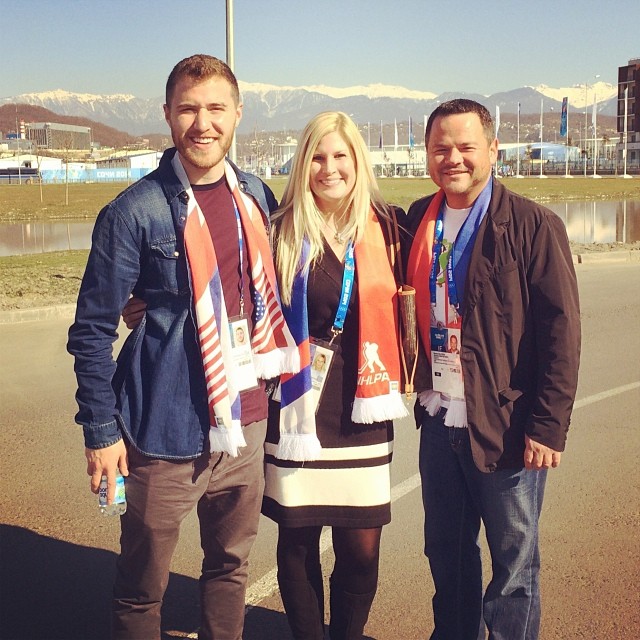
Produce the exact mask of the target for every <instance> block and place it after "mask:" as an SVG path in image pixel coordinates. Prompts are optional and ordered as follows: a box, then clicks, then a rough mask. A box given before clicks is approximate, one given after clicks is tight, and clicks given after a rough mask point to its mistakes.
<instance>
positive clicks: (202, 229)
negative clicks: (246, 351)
mask: <svg viewBox="0 0 640 640" xmlns="http://www.w3.org/2000/svg"><path fill="white" fill-rule="evenodd" d="M172 166H173V169H174V171H175V172H176V175H177V176H178V178H179V180H180V182H181V183H182V186H183V187H184V189H185V191H186V193H187V195H188V204H187V222H186V224H185V230H184V242H185V248H186V253H187V263H188V266H189V276H190V280H191V290H192V295H193V307H194V309H195V315H196V324H197V327H198V340H199V343H200V351H201V353H202V364H203V367H204V375H205V380H206V384H207V396H208V398H207V400H208V405H209V424H210V430H209V445H210V447H209V448H210V451H211V453H213V452H216V451H218V452H220V451H223V452H225V453H228V454H229V455H231V456H234V457H235V456H237V455H238V448H239V447H243V446H246V442H245V439H244V435H243V432H242V425H241V406H240V393H239V391H238V389H237V384H235V382H234V376H233V375H231V373H232V372H233V370H234V369H233V368H234V363H233V358H232V345H231V335H230V332H229V321H228V317H227V308H226V306H225V302H224V294H223V291H222V281H221V279H220V271H219V269H218V263H217V260H216V253H215V250H214V247H213V241H212V240H211V233H210V231H209V228H208V226H207V222H206V220H205V217H204V215H203V213H202V211H201V209H200V207H199V206H198V203H197V201H196V198H195V196H194V194H193V190H192V189H191V185H190V184H189V179H188V178H187V174H186V172H185V170H184V167H183V166H182V163H181V161H180V156H179V154H178V153H176V154H175V155H174V157H173V160H172ZM225 177H226V180H227V184H228V186H229V189H230V191H231V194H232V197H233V201H234V203H235V206H236V208H237V211H238V214H239V216H240V221H241V225H242V231H243V237H244V239H245V241H246V243H247V253H248V256H249V265H250V269H251V295H252V297H253V303H254V317H253V330H252V333H251V351H252V355H253V363H254V367H255V370H256V374H257V376H258V377H259V378H263V379H269V378H274V377H276V376H278V375H280V374H281V373H285V372H295V371H298V370H299V369H300V357H299V355H298V349H297V347H296V344H295V341H294V339H293V338H292V336H291V333H290V332H289V329H288V327H287V325H286V323H285V321H284V316H283V315H282V309H281V308H280V300H279V296H278V293H277V285H276V276H275V268H274V265H273V259H272V256H271V249H270V246H269V239H268V233H267V218H266V216H265V215H264V213H263V212H262V211H261V210H260V208H259V207H258V206H257V204H256V203H255V201H254V200H253V199H252V198H251V197H250V196H248V195H247V194H245V193H243V192H242V191H240V189H239V187H238V178H237V176H236V173H235V171H234V170H233V168H232V167H231V165H230V164H229V163H228V162H226V161H225Z"/></svg>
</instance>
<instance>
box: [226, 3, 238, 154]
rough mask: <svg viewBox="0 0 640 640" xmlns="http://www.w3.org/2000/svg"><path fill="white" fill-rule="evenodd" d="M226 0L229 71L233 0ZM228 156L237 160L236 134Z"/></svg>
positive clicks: (231, 50) (231, 66) (231, 53)
mask: <svg viewBox="0 0 640 640" xmlns="http://www.w3.org/2000/svg"><path fill="white" fill-rule="evenodd" d="M226 2H227V65H228V67H229V69H231V71H233V70H234V69H233V67H234V66H235V65H234V59H233V0H226ZM229 158H230V160H231V162H233V163H234V164H235V163H236V161H237V152H236V134H235V133H234V134H233V140H232V141H231V148H230V149H229Z"/></svg>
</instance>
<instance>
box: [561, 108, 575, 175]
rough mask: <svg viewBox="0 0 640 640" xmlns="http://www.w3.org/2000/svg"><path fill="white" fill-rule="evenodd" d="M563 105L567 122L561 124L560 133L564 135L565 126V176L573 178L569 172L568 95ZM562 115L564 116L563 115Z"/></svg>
mask: <svg viewBox="0 0 640 640" xmlns="http://www.w3.org/2000/svg"><path fill="white" fill-rule="evenodd" d="M562 107H563V111H564V118H565V124H564V125H563V124H562V123H561V124H560V129H561V131H560V135H562V128H564V135H565V151H564V177H565V178H573V176H572V175H571V174H570V173H569V98H568V97H566V98H564V99H563V101H562ZM561 117H562V116H561Z"/></svg>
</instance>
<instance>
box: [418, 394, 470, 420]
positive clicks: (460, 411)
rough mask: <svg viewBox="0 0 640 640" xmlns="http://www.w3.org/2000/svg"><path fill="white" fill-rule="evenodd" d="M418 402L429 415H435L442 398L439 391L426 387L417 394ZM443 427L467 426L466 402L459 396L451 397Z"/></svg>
mask: <svg viewBox="0 0 640 640" xmlns="http://www.w3.org/2000/svg"><path fill="white" fill-rule="evenodd" d="M418 402H419V403H420V406H422V407H424V408H425V409H426V410H427V413H428V414H429V415H430V416H435V415H436V413H438V411H440V408H441V407H442V398H441V395H440V392H439V391H434V390H433V389H427V390H426V391H421V392H420V393H419V394H418ZM444 426H445V427H456V428H464V427H468V426H469V424H468V422H467V403H466V402H465V401H464V400H462V399H461V398H451V400H449V406H448V407H447V413H445V416H444Z"/></svg>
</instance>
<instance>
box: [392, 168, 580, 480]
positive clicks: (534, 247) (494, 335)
mask: <svg viewBox="0 0 640 640" xmlns="http://www.w3.org/2000/svg"><path fill="white" fill-rule="evenodd" d="M431 197H432V196H428V197H426V198H422V199H420V200H418V201H416V202H414V203H413V204H412V205H411V207H410V209H409V213H408V223H407V224H408V230H409V235H410V236H411V237H413V235H414V234H415V232H416V230H417V229H418V226H419V224H420V221H421V220H422V217H423V216H424V213H425V211H426V208H427V205H428V203H429V200H430V199H431ZM404 255H405V256H407V255H408V250H405V251H404ZM424 277H425V278H428V277H429V274H424ZM461 358H462V369H463V373H464V386H465V398H466V402H467V417H468V422H469V433H470V436H471V448H472V452H473V458H474V461H475V463H476V465H477V466H478V468H479V469H480V470H481V471H494V470H496V469H500V468H512V467H513V468H518V467H522V466H523V465H524V462H523V453H524V435H525V433H526V434H527V435H528V436H530V437H531V438H532V439H533V440H535V441H537V442H540V443H542V444H544V445H547V446H548V447H551V448H552V449H554V450H556V451H563V450H564V447H565V442H566V437H567V430H568V429H569V422H570V417H571V410H572V408H573V402H574V398H575V393H576V387H577V383H578V364H579V360H580V309H579V303H578V287H577V283H576V275H575V270H574V268H573V260H572V257H571V251H570V249H569V242H568V239H567V233H566V230H565V227H564V224H563V222H562V221H561V220H560V218H559V217H558V216H556V215H555V214H554V213H553V212H552V211H550V210H548V209H546V208H545V207H542V206H540V205H538V204H536V203H534V202H532V201H531V200H527V199H526V198H523V197H521V196H518V195H516V194H514V193H512V192H511V191H509V190H508V189H506V188H504V187H503V186H502V184H500V183H499V182H498V181H495V180H494V184H493V194H492V197H491V203H490V205H489V210H488V212H487V215H486V216H485V218H484V220H483V221H482V223H481V225H480V228H479V229H478V235H477V237H476V240H475V244H474V247H473V250H472V254H471V260H470V263H469V271H468V273H467V278H466V284H465V289H464V300H463V305H462V349H461ZM423 364H424V367H425V369H426V368H428V363H427V362H426V360H425V361H424V362H423ZM424 373H426V375H423V376H422V378H423V379H425V380H428V381H430V379H431V375H430V371H426V372H423V374H424ZM427 384H430V383H427ZM420 409H421V408H419V407H418V408H417V411H416V416H417V419H418V421H419V420H420V418H421V411H420Z"/></svg>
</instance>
